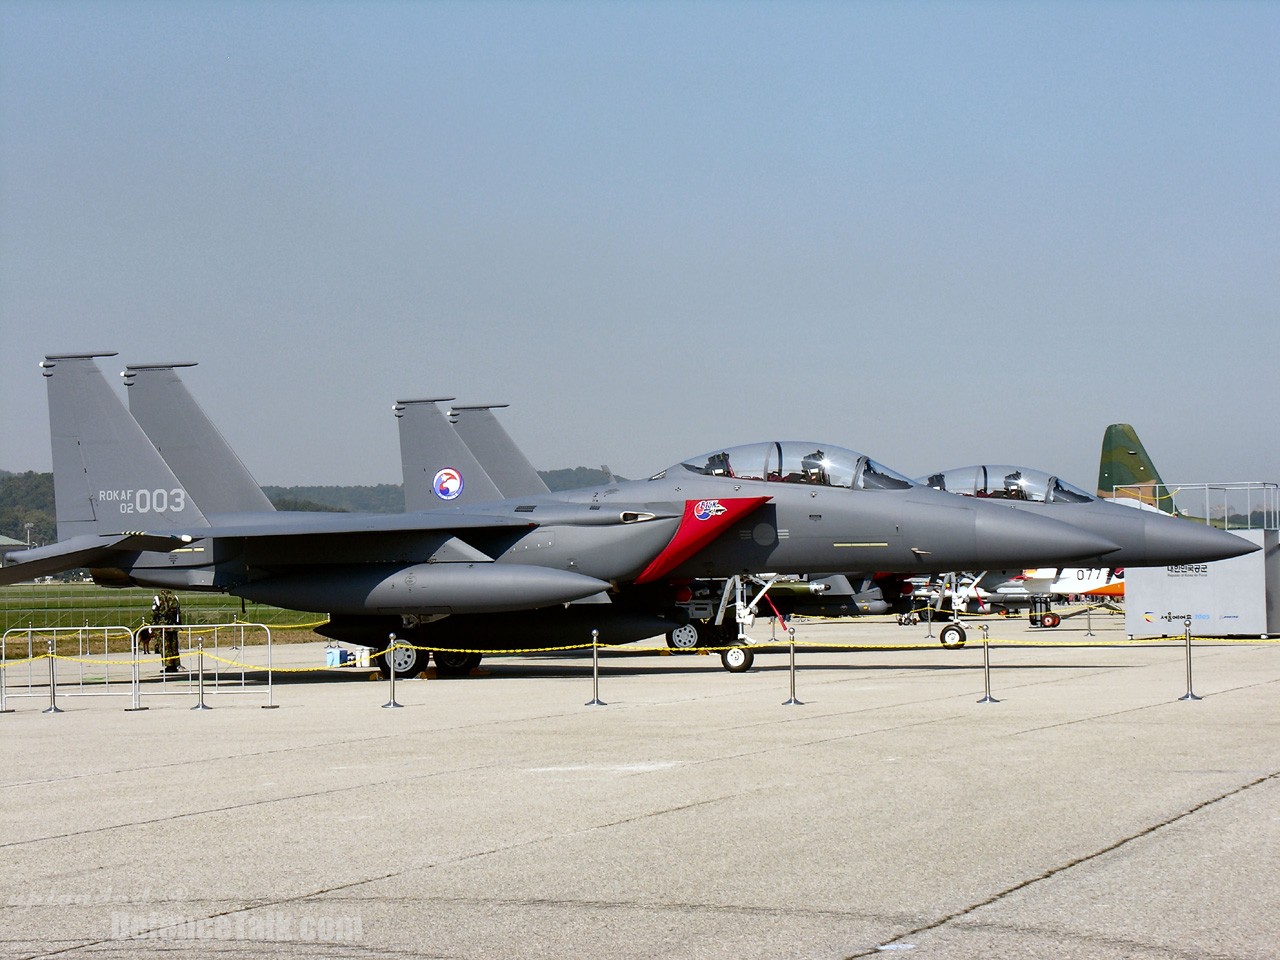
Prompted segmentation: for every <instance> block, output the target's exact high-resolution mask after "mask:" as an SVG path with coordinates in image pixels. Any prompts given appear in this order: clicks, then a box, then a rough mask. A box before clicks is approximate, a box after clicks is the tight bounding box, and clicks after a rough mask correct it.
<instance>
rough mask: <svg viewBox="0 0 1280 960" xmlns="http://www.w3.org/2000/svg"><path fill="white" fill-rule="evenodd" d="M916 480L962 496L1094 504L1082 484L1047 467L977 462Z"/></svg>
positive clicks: (920, 483) (925, 485) (919, 483)
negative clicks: (973, 464)
mask: <svg viewBox="0 0 1280 960" xmlns="http://www.w3.org/2000/svg"><path fill="white" fill-rule="evenodd" d="M915 483H916V484H917V485H919V486H922V487H933V488H934V489H935V490H944V491H946V492H947V493H956V494H959V495H960V496H962V497H981V498H984V499H992V500H1021V501H1025V502H1028V503H1091V502H1092V501H1094V500H1096V499H1097V498H1096V497H1093V496H1090V495H1089V494H1087V493H1085V492H1084V491H1083V490H1081V489H1080V488H1079V487H1077V486H1074V485H1073V484H1070V483H1067V482H1066V481H1065V480H1062V479H1060V478H1058V477H1055V476H1054V475H1053V474H1051V473H1048V472H1046V471H1044V470H1035V469H1033V468H1030V467H1016V466H1011V465H1009V464H995V463H987V464H977V465H975V466H970V467H954V468H952V469H950V470H940V471H939V472H937V473H931V474H929V475H928V476H925V477H917V478H916V480H915Z"/></svg>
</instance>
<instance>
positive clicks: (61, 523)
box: [40, 353, 209, 540]
mask: <svg viewBox="0 0 1280 960" xmlns="http://www.w3.org/2000/svg"><path fill="white" fill-rule="evenodd" d="M110 356H115V354H114V353H98V354H50V355H49V356H46V357H45V359H44V362H43V363H41V364H40V368H41V372H42V373H43V374H44V376H45V379H46V380H47V386H48V391H49V433H50V436H51V438H52V444H53V491H54V506H55V509H56V511H57V518H58V539H59V540H69V539H71V538H72V537H77V536H86V535H88V536H94V535H98V536H100V535H105V534H119V533H122V532H126V531H141V530H145V531H149V532H156V533H164V532H166V531H168V530H176V529H184V528H187V529H189V528H194V527H206V526H208V525H209V522H208V521H207V520H206V519H205V517H204V514H203V513H202V512H201V511H200V508H199V507H198V506H197V505H196V501H195V499H193V498H192V497H191V496H190V495H189V494H188V492H187V489H186V487H185V486H184V485H183V484H182V483H181V482H179V480H178V478H177V477H176V476H174V473H173V471H172V470H170V469H169V466H168V464H166V463H165V461H164V459H163V458H162V457H161V456H160V454H159V453H158V452H157V450H156V448H155V447H154V446H153V445H152V443H151V441H150V440H148V439H147V435H146V434H145V433H143V432H142V428H141V427H140V426H138V423H137V421H136V420H134V419H133V417H132V416H130V414H129V411H128V410H126V409H125V406H124V404H123V403H122V402H121V400H120V398H119V397H118V396H117V395H116V393H115V392H114V391H113V390H112V389H111V387H110V385H109V384H108V383H107V381H106V378H105V377H103V375H102V371H101V370H100V369H99V368H98V365H97V363H95V362H94V361H95V359H96V358H97V357H110Z"/></svg>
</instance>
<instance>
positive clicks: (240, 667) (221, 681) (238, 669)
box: [141, 620, 272, 701]
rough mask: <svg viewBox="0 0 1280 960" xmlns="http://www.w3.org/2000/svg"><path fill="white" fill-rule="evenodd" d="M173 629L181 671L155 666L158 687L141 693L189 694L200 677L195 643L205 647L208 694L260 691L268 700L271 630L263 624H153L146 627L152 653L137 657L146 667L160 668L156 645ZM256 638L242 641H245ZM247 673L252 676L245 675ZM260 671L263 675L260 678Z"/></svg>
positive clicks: (270, 682) (236, 622)
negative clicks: (148, 631) (165, 632)
mask: <svg viewBox="0 0 1280 960" xmlns="http://www.w3.org/2000/svg"><path fill="white" fill-rule="evenodd" d="M165 630H176V631H178V660H179V662H180V663H181V665H182V668H183V669H182V670H180V671H178V672H177V673H173V674H171V673H167V672H165V671H164V670H163V669H159V681H160V683H159V685H158V688H157V689H152V688H150V687H148V688H147V689H146V690H145V691H144V692H145V693H175V692H176V693H183V694H187V693H191V692H193V691H194V690H195V688H196V685H197V683H198V681H199V677H198V676H197V667H198V666H199V664H198V662H197V658H198V657H199V650H200V644H201V643H202V642H203V644H204V647H203V651H204V659H205V664H204V673H205V680H204V682H205V685H206V686H207V687H209V688H210V692H213V693H262V692H264V690H265V692H266V694H267V700H268V701H270V700H271V696H272V643H271V628H270V627H268V626H267V625H266V624H265V623H246V622H243V621H239V620H236V621H232V622H230V623H180V624H176V625H173V626H166V625H164V624H157V625H155V626H153V627H151V650H152V653H151V656H150V657H148V658H147V659H145V660H142V661H141V662H142V666H143V667H144V668H145V667H146V666H147V665H148V664H154V665H155V667H156V668H160V667H162V664H163V661H162V657H161V655H160V654H161V649H162V648H161V647H160V644H161V643H162V642H163V641H162V636H163V631H165ZM255 640H256V641H259V642H253V643H250V642H246V641H255ZM250 674H255V676H253V677H252V678H250ZM260 674H265V680H263V679H261V678H260V677H259V676H256V675H260Z"/></svg>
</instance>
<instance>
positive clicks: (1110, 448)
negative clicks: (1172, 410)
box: [1098, 423, 1177, 514]
mask: <svg viewBox="0 0 1280 960" xmlns="http://www.w3.org/2000/svg"><path fill="white" fill-rule="evenodd" d="M1116 487H1127V488H1128V489H1127V490H1125V491H1121V492H1120V495H1119V497H1120V498H1127V499H1133V498H1134V497H1135V496H1136V498H1137V499H1138V500H1139V502H1141V503H1144V504H1148V505H1149V506H1153V507H1155V508H1156V509H1157V510H1161V511H1163V512H1165V513H1171V514H1172V513H1177V508H1176V507H1175V506H1174V504H1173V496H1172V495H1171V494H1170V493H1169V490H1168V488H1167V487H1166V486H1165V485H1164V481H1163V480H1161V479H1160V474H1159V472H1158V471H1157V470H1156V467H1155V464H1154V463H1152V462H1151V457H1150V456H1149V455H1148V454H1147V451H1146V448H1145V447H1143V446H1142V441H1141V440H1139V439H1138V433H1137V431H1136V430H1134V429H1133V427H1132V426H1130V425H1129V424H1127V423H1113V424H1111V426H1109V427H1107V432H1106V433H1105V434H1104V435H1103V438H1102V456H1101V458H1100V460H1099V462H1098V496H1100V497H1105V498H1108V499H1115V498H1117V492H1116V489H1115V488H1116Z"/></svg>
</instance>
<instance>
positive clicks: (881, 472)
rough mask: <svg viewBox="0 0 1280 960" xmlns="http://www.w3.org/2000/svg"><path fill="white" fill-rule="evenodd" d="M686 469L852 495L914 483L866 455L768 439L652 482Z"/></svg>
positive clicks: (688, 463) (706, 457)
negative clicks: (843, 491)
mask: <svg viewBox="0 0 1280 960" xmlns="http://www.w3.org/2000/svg"><path fill="white" fill-rule="evenodd" d="M674 470H683V471H687V472H689V473H694V474H699V475H701V476H705V477H729V478H732V479H734V480H753V481H764V482H766V483H794V484H804V485H807V486H817V487H836V488H843V489H848V490H908V489H910V488H911V487H912V486H914V484H913V483H912V482H911V481H910V480H909V479H907V478H906V477H904V476H903V475H902V474H900V473H898V472H897V471H895V470H891V469H889V468H888V467H886V466H884V464H881V463H878V462H877V461H875V460H872V459H871V458H870V457H868V456H867V455H866V454H863V453H858V452H857V451H856V450H849V449H846V448H845V447H837V446H832V445H831V444H825V443H810V442H808V441H803V440H783V441H777V440H768V441H764V442H761V443H749V444H743V445H741V446H736V447H722V448H720V449H718V450H714V451H712V452H711V453H707V454H703V455H702V456H698V457H691V458H690V459H688V460H684V461H682V462H681V463H679V464H677V465H676V466H675V467H672V468H670V469H668V470H664V471H663V472H662V473H660V474H658V475H657V477H654V478H653V479H658V478H660V477H664V476H666V475H668V474H670V473H671V472H672V471H674Z"/></svg>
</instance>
